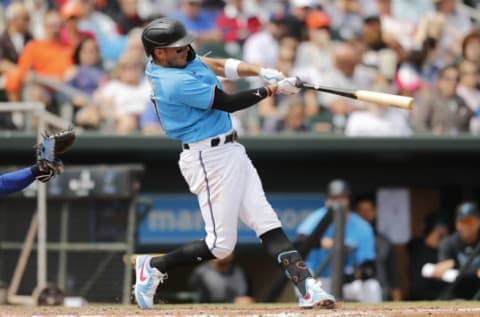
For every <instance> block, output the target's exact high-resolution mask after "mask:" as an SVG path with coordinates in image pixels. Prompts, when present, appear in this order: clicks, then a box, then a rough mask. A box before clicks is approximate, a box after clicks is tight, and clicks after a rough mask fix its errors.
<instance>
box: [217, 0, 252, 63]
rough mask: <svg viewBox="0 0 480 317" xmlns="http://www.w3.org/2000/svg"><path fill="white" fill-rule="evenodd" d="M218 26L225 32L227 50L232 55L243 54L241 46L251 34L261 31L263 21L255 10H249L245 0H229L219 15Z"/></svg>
mask: <svg viewBox="0 0 480 317" xmlns="http://www.w3.org/2000/svg"><path fill="white" fill-rule="evenodd" d="M216 25H217V28H218V29H220V30H221V31H222V32H223V41H224V42H225V43H226V44H225V45H226V46H225V50H226V51H227V53H229V54H230V55H232V56H237V57H238V56H239V55H240V54H241V46H242V45H243V43H244V42H245V40H246V39H247V37H249V36H250V35H252V34H254V33H256V32H258V31H260V29H261V21H260V19H259V18H258V16H256V13H255V12H247V11H246V10H244V7H243V0H227V1H226V5H225V8H224V9H223V12H221V13H220V15H219V16H218V17H217V21H216Z"/></svg>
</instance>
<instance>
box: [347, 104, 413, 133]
mask: <svg viewBox="0 0 480 317" xmlns="http://www.w3.org/2000/svg"><path fill="white" fill-rule="evenodd" d="M401 111H402V110H400V109H392V108H390V107H386V106H379V105H375V104H368V105H367V109H366V110H357V111H354V112H352V113H351V115H350V116H349V117H348V119H347V124H346V127H345V135H346V136H350V137H406V136H410V135H412V130H411V129H410V126H409V125H408V121H407V119H406V117H405V115H404V114H402V113H400V112H401Z"/></svg>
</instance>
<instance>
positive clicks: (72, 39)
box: [60, 0, 94, 54]
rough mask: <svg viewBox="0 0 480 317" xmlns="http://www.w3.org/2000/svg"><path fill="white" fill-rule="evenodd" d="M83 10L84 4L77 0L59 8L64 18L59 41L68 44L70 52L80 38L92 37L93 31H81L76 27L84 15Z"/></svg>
mask: <svg viewBox="0 0 480 317" xmlns="http://www.w3.org/2000/svg"><path fill="white" fill-rule="evenodd" d="M85 12H86V11H85V6H84V4H83V3H82V2H80V1H78V0H72V1H69V2H67V3H65V4H64V5H63V6H62V7H61V9H60V13H61V14H62V17H63V19H64V23H63V26H62V29H61V30H60V43H61V44H62V45H65V46H68V48H69V49H71V51H72V54H73V52H74V50H75V48H76V47H77V45H78V44H79V43H80V40H81V39H82V38H94V35H93V32H90V31H81V30H80V29H79V28H78V25H79V23H80V20H81V19H82V18H83V17H84V16H85Z"/></svg>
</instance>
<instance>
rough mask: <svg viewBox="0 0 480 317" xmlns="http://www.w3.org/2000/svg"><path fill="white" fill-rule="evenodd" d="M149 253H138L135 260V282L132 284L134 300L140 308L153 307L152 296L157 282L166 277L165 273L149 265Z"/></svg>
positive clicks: (161, 281)
mask: <svg viewBox="0 0 480 317" xmlns="http://www.w3.org/2000/svg"><path fill="white" fill-rule="evenodd" d="M151 259H152V257H151V256H150V255H139V256H138V257H137V259H136V260H135V276H136V282H135V286H134V295H135V300H136V301H137V304H138V306H140V308H142V309H152V308H153V297H154V296H155V292H156V291H157V287H158V284H159V283H163V281H164V280H166V279H167V278H168V274H167V273H162V272H160V271H159V270H158V269H157V268H154V267H151V266H150V260H151Z"/></svg>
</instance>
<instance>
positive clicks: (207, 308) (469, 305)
mask: <svg viewBox="0 0 480 317" xmlns="http://www.w3.org/2000/svg"><path fill="white" fill-rule="evenodd" d="M0 316H1V317H7V316H9V317H10V316H12V317H13V316H38V317H42V316H62V317H66V316H89V317H100V316H109V317H110V316H112V317H113V316H172V317H174V316H190V317H200V316H201V317H205V316H242V317H253V316H266V317H268V316H272V317H273V316H281V317H296V316H299V317H309V316H335V317H344V316H345V317H347V316H348V317H353V316H362V317H363V316H375V317H383V316H388V317H390V316H402V317H407V316H416V317H417V316H418V317H420V316H442V317H449V316H480V302H456V301H455V302H429V303H412V302H403V303H382V304H378V305H367V304H353V303H339V304H338V305H337V307H336V308H335V309H331V310H305V309H299V308H298V307H296V306H295V305H294V304H254V305H158V306H157V307H156V308H155V309H154V310H149V311H145V310H140V309H138V308H137V307H135V306H122V305H98V304H95V305H89V306H85V307H81V308H65V307H20V306H0Z"/></svg>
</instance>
